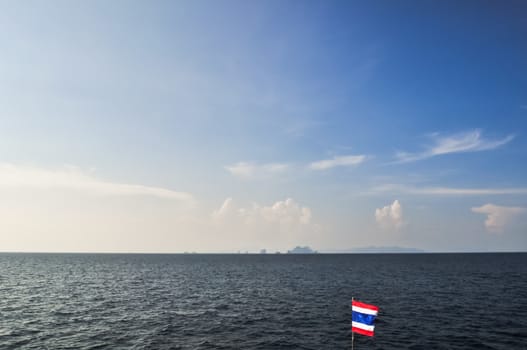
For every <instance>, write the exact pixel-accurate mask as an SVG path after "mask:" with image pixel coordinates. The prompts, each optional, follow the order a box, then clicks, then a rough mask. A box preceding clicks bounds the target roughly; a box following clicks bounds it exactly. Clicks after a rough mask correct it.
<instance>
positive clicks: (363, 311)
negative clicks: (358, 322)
mask: <svg viewBox="0 0 527 350" xmlns="http://www.w3.org/2000/svg"><path fill="white" fill-rule="evenodd" d="M348 310H349V309H348ZM351 310H352V311H356V312H360V313H361V314H367V315H373V316H377V310H371V309H365V308H363V307H360V306H355V305H353V306H352V307H351Z"/></svg>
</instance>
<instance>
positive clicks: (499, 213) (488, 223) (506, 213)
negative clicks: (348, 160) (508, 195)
mask: <svg viewBox="0 0 527 350" xmlns="http://www.w3.org/2000/svg"><path fill="white" fill-rule="evenodd" d="M471 210H472V212H474V213H479V214H485V215H487V219H486V220H485V227H486V228H487V230H489V231H491V232H495V233H500V232H503V230H504V229H505V227H506V226H507V225H508V224H509V223H510V221H511V220H512V218H513V217H514V216H516V215H518V214H521V213H525V212H527V208H522V207H503V206H499V205H494V204H490V203H489V204H485V205H482V206H481V207H474V208H472V209H471Z"/></svg>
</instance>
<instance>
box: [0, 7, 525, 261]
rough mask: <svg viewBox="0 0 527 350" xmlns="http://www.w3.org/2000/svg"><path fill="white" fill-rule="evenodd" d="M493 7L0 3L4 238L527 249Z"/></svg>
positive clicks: (520, 72) (141, 244)
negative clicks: (58, 4)
mask: <svg viewBox="0 0 527 350" xmlns="http://www.w3.org/2000/svg"><path fill="white" fill-rule="evenodd" d="M476 6H477V8H476ZM496 6H498V7H499V11H496ZM496 6H494V5H493V6H488V5H486V4H477V5H475V4H471V3H456V11H451V4H450V3H449V2H448V1H447V2H446V3H443V2H438V3H425V4H423V3H421V2H418V1H415V3H412V6H410V8H411V9H412V10H410V11H409V10H408V8H406V7H402V6H400V4H397V3H394V2H390V1H381V6H379V4H376V5H373V4H370V3H359V2H347V3H338V2H328V3H325V4H324V5H321V4H320V3H315V2H312V3H299V2H267V1H263V2H258V3H256V2H246V3H244V2H229V3H222V4H218V3H214V2H206V3H196V2H192V1H180V2H173V3H171V2H167V3H154V4H151V3H140V2H138V3H134V5H133V6H132V5H130V4H124V3H122V4H112V5H109V4H108V3H106V2H103V1H79V2H76V3H75V4H73V3H64V4H61V6H57V5H56V4H55V5H54V4H51V5H50V4H44V3H40V4H39V3H35V4H32V6H27V5H26V4H23V3H11V4H9V5H7V4H0V40H1V42H2V46H1V47H0V55H1V57H2V60H1V61H0V76H2V79H1V81H0V250H6V251H123V252H125V251H126V252H127V251H134V252H143V251H144V252H182V251H201V252H218V251H222V252H223V251H237V250H242V251H245V250H250V251H258V250H260V249H261V248H266V249H270V250H282V251H285V250H287V249H291V248H292V247H293V246H297V245H302V246H303V245H310V246H312V247H313V248H314V249H316V250H318V251H324V250H327V251H330V250H335V249H352V248H356V247H364V246H378V247H382V246H405V247H415V248H420V249H424V250H427V251H466V250H470V251H474V250H482V251H489V250H490V251H492V250H498V251H510V250H522V251H526V250H527V236H526V234H525V232H527V215H525V213H526V209H525V208H527V138H526V137H525V135H526V134H527V109H526V108H525V106H526V105H527V96H526V95H525V86H527V65H526V64H525V62H524V60H523V59H522V58H524V57H525V56H526V55H527V46H526V45H525V37H526V36H527V29H524V28H525V26H524V18H523V17H522V13H523V12H525V11H521V10H518V8H517V6H518V5H517V4H516V5H513V4H510V3H501V4H499V5H496ZM519 6H520V7H525V10H526V11H527V5H519ZM417 9H420V10H419V11H417ZM138 14H141V24H139V23H138V21H137V18H138V17H137V16H138ZM401 23H404V26H401V25H400V24H401ZM145 28H146V29H145ZM445 37H449V38H454V39H452V40H448V41H445V40H444V38H445ZM432 43H433V44H432ZM64 164H73V165H69V166H65V165H64ZM87 169H97V171H92V170H87ZM221 203H222V204H221ZM220 204H221V205H220ZM403 205H404V211H403ZM403 213H404V215H403ZM372 214H373V215H372Z"/></svg>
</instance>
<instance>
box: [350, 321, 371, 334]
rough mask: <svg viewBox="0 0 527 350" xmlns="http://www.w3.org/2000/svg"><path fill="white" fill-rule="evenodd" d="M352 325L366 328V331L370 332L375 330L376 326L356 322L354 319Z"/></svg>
mask: <svg viewBox="0 0 527 350" xmlns="http://www.w3.org/2000/svg"><path fill="white" fill-rule="evenodd" d="M351 326H352V327H356V328H360V329H364V330H365V331H370V332H373V329H374V328H375V326H368V325H367V324H364V323H359V322H354V321H352V322H351Z"/></svg>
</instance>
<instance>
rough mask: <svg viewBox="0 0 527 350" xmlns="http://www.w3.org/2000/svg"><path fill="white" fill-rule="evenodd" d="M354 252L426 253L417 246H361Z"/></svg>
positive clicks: (353, 250)
mask: <svg viewBox="0 0 527 350" xmlns="http://www.w3.org/2000/svg"><path fill="white" fill-rule="evenodd" d="M351 252H353V253H424V252H425V251H424V250H422V249H417V248H406V247H376V246H369V247H360V248H354V249H351Z"/></svg>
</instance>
